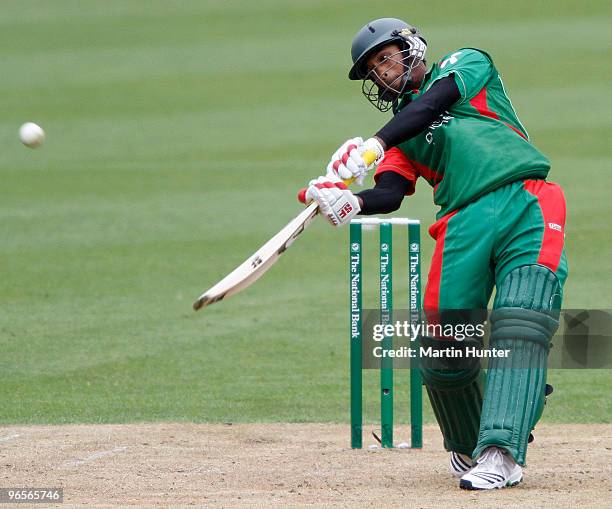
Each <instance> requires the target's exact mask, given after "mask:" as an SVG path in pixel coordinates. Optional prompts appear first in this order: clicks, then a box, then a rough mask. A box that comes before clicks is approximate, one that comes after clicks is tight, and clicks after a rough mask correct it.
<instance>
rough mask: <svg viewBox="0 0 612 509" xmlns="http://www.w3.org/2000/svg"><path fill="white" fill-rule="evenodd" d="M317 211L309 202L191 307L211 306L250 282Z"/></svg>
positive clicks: (291, 241) (276, 256)
mask: <svg viewBox="0 0 612 509" xmlns="http://www.w3.org/2000/svg"><path fill="white" fill-rule="evenodd" d="M318 212H319V206H318V205H317V204H316V203H311V204H310V205H309V206H308V207H306V208H305V209H304V210H303V211H302V212H301V213H300V214H299V215H298V216H296V217H295V218H294V219H293V220H292V221H290V222H289V224H287V225H286V226H285V227H284V228H283V229H282V230H281V231H279V232H278V233H277V234H276V235H275V236H274V237H272V238H271V239H270V240H269V241H268V242H266V243H265V244H264V245H263V246H261V247H260V248H259V249H258V250H257V251H256V252H255V253H254V254H252V255H251V256H249V258H247V259H246V260H245V261H244V262H243V263H242V264H241V265H239V266H238V267H236V268H235V269H234V270H233V271H232V272H230V273H229V274H228V275H227V276H225V277H224V278H223V279H222V280H221V281H219V282H218V283H217V284H216V285H215V286H213V287H212V288H210V289H209V290H207V291H206V292H204V293H203V294H202V295H200V297H198V299H197V300H196V301H195V302H194V303H193V309H194V310H196V311H197V310H198V309H202V308H203V307H206V306H210V305H211V304H214V303H215V302H218V301H220V300H222V299H225V298H227V297H231V296H232V295H235V294H236V293H238V292H241V291H242V290H244V289H245V288H248V287H249V286H251V285H252V284H253V283H254V282H255V281H257V280H258V279H259V278H260V277H261V276H263V275H264V274H265V273H266V271H267V270H268V269H269V268H270V267H272V265H274V264H275V263H276V261H277V260H278V258H279V257H280V255H281V254H283V253H284V252H285V250H286V249H287V248H288V247H289V246H290V245H291V244H292V243H293V242H294V241H295V239H296V238H297V237H298V236H299V235H300V234H301V233H302V232H303V231H304V230H305V229H306V228H307V227H308V225H309V224H310V223H311V222H312V220H313V219H314V218H315V216H316V215H317V214H318Z"/></svg>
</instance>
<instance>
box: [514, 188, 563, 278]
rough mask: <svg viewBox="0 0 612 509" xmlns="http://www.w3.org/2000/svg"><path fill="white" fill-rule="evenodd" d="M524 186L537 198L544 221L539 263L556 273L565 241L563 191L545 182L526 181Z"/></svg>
mask: <svg viewBox="0 0 612 509" xmlns="http://www.w3.org/2000/svg"><path fill="white" fill-rule="evenodd" d="M523 186H524V188H525V190H526V191H527V192H529V193H531V194H532V195H534V196H535V197H536V198H537V200H538V204H539V205H540V210H541V211H542V218H543V220H544V234H543V235H542V245H541V246H540V253H539V255H538V261H537V263H539V264H540V265H544V266H545V267H548V268H549V269H550V270H552V271H553V272H556V271H557V268H558V267H559V262H560V261H561V254H562V253H563V244H564V240H565V238H564V237H565V235H564V231H565V196H563V190H562V189H561V187H560V186H559V185H557V184H554V183H553V182H546V181H545V180H525V181H524V182H523Z"/></svg>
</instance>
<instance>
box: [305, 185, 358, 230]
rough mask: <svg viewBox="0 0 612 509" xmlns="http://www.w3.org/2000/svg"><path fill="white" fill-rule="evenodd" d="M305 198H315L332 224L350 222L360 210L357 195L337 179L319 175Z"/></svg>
mask: <svg viewBox="0 0 612 509" xmlns="http://www.w3.org/2000/svg"><path fill="white" fill-rule="evenodd" d="M306 199H307V200H309V199H310V200H315V201H316V202H317V203H318V204H319V208H320V211H321V213H322V214H323V215H324V216H325V217H326V218H327V220H328V221H329V222H330V223H331V224H333V225H334V226H340V225H343V224H346V223H348V222H350V220H351V219H352V218H353V217H355V216H356V215H357V214H358V213H359V211H360V210H361V208H360V206H359V201H358V199H357V197H356V196H355V195H354V194H353V193H352V192H351V191H349V189H348V188H347V187H346V185H345V184H344V183H343V182H341V181H340V180H339V179H330V178H327V177H319V178H318V179H316V180H312V181H311V182H310V185H309V187H308V190H307V191H306Z"/></svg>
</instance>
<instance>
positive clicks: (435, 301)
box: [423, 210, 459, 321]
mask: <svg viewBox="0 0 612 509" xmlns="http://www.w3.org/2000/svg"><path fill="white" fill-rule="evenodd" d="M457 212H459V211H458V210H454V211H453V212H450V213H449V214H446V215H445V216H442V217H441V218H440V219H438V220H437V221H436V222H435V223H434V224H432V225H431V226H430V227H429V235H431V237H432V238H433V239H434V240H435V241H436V248H435V249H434V253H433V256H432V258H431V266H430V268H429V276H428V277H427V286H426V288H425V298H424V300H423V308H424V309H425V314H426V315H427V317H428V318H430V317H431V318H432V319H434V321H436V320H435V317H436V316H437V313H438V310H439V308H440V280H441V278H442V259H443V257H444V240H445V237H446V228H447V226H448V221H449V219H450V218H451V217H453V216H454V215H455V214H456V213H457Z"/></svg>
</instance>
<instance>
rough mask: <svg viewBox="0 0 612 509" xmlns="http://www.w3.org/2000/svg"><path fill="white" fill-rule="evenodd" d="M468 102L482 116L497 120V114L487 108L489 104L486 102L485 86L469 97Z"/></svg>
mask: <svg viewBox="0 0 612 509" xmlns="http://www.w3.org/2000/svg"><path fill="white" fill-rule="evenodd" d="M470 104H471V105H472V106H473V107H474V108H476V111H478V113H480V114H481V115H482V116H483V117H491V118H494V119H495V120H499V115H498V114H497V113H495V112H494V111H491V110H490V109H489V105H488V104H487V87H482V88H481V89H480V92H478V93H477V94H476V95H475V96H474V97H473V98H472V99H470Z"/></svg>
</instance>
